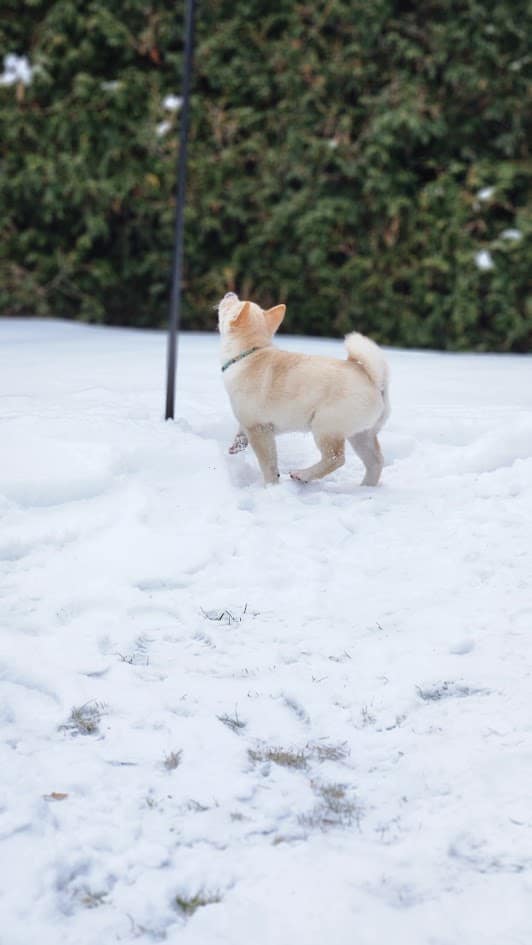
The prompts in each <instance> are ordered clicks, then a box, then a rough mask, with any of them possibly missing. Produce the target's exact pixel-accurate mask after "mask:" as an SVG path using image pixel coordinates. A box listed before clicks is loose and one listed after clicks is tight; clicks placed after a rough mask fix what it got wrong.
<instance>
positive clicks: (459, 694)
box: [416, 680, 486, 702]
mask: <svg viewBox="0 0 532 945" xmlns="http://www.w3.org/2000/svg"><path fill="white" fill-rule="evenodd" d="M416 689H417V694H418V696H419V698H420V699H423V702H439V701H440V699H449V698H452V697H453V696H454V697H455V698H458V699H463V698H464V697H465V696H478V695H483V694H485V693H486V690H485V689H477V688H475V687H473V686H466V685H464V684H463V683H456V682H453V681H452V680H444V681H443V682H441V683H435V684H434V685H433V686H427V687H425V688H423V687H422V686H416Z"/></svg>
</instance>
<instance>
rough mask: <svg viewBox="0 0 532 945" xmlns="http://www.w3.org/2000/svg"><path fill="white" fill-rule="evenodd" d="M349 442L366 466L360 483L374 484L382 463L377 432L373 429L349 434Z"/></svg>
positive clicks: (378, 476) (377, 478)
mask: <svg viewBox="0 0 532 945" xmlns="http://www.w3.org/2000/svg"><path fill="white" fill-rule="evenodd" d="M349 442H350V444H351V446H352V447H353V449H354V451H355V453H356V454H357V456H360V459H361V460H362V462H363V463H364V466H365V467H366V475H365V476H364V478H363V480H362V482H361V485H363V486H376V485H377V483H378V481H379V479H380V475H381V472H382V467H383V465H384V462H383V458H382V452H381V448H380V444H379V441H378V439H377V434H376V433H375V431H374V430H364V432H363V433H355V435H354V436H350V437H349Z"/></svg>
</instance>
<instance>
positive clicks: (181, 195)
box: [165, 0, 195, 420]
mask: <svg viewBox="0 0 532 945" xmlns="http://www.w3.org/2000/svg"><path fill="white" fill-rule="evenodd" d="M194 14H195V0H186V12H185V44H184V52H183V84H182V99H183V101H182V105H181V115H180V128H179V157H178V163H177V196H176V214H175V231H174V256H173V263H172V294H171V297H170V313H169V318H168V359H167V373H166V413H165V420H173V418H174V408H175V375H176V365H177V335H178V332H179V317H180V314H181V281H182V276H183V211H184V209H185V182H186V171H187V140H188V112H189V108H188V106H189V99H190V80H191V75H192V55H193V51H194Z"/></svg>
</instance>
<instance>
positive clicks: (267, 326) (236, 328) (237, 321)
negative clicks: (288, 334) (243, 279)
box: [218, 292, 286, 339]
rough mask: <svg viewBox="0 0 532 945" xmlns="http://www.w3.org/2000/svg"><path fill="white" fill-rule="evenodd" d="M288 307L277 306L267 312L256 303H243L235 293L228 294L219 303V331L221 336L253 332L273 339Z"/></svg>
mask: <svg viewBox="0 0 532 945" xmlns="http://www.w3.org/2000/svg"><path fill="white" fill-rule="evenodd" d="M285 312H286V305H275V306H274V307H273V308H269V309H267V310H266V311H265V310H264V309H262V308H261V307H260V305H257V304H256V303H255V302H249V301H248V302H242V301H241V300H240V299H239V298H238V295H236V293H235V292H227V293H226V294H225V295H224V297H223V299H222V300H221V301H220V302H219V303H218V329H219V331H220V334H222V335H227V334H238V333H239V332H242V333H243V332H246V334H248V333H250V332H252V333H254V334H255V333H256V334H258V335H261V336H263V335H266V336H267V337H268V339H269V338H271V337H272V336H273V335H274V334H275V332H276V331H277V329H278V328H279V325H280V324H281V322H282V320H283V318H284V315H285Z"/></svg>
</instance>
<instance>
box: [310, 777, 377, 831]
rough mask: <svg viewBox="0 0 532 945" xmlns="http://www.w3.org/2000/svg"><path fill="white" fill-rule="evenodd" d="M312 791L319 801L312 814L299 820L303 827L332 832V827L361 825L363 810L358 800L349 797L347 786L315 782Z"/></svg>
mask: <svg viewBox="0 0 532 945" xmlns="http://www.w3.org/2000/svg"><path fill="white" fill-rule="evenodd" d="M312 789H313V791H314V793H315V794H316V797H317V799H318V801H317V804H316V806H315V807H314V808H313V810H311V811H310V813H308V814H303V815H302V816H301V817H300V818H299V822H300V823H301V824H302V825H303V826H305V827H313V828H318V829H320V830H330V829H331V828H332V827H350V826H351V825H352V824H353V823H355V824H357V826H358V825H359V824H360V818H361V815H362V808H361V806H360V804H359V803H358V802H357V801H356V799H354V798H352V797H350V796H349V795H348V792H347V787H346V785H345V784H322V783H319V782H317V781H313V782H312Z"/></svg>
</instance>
